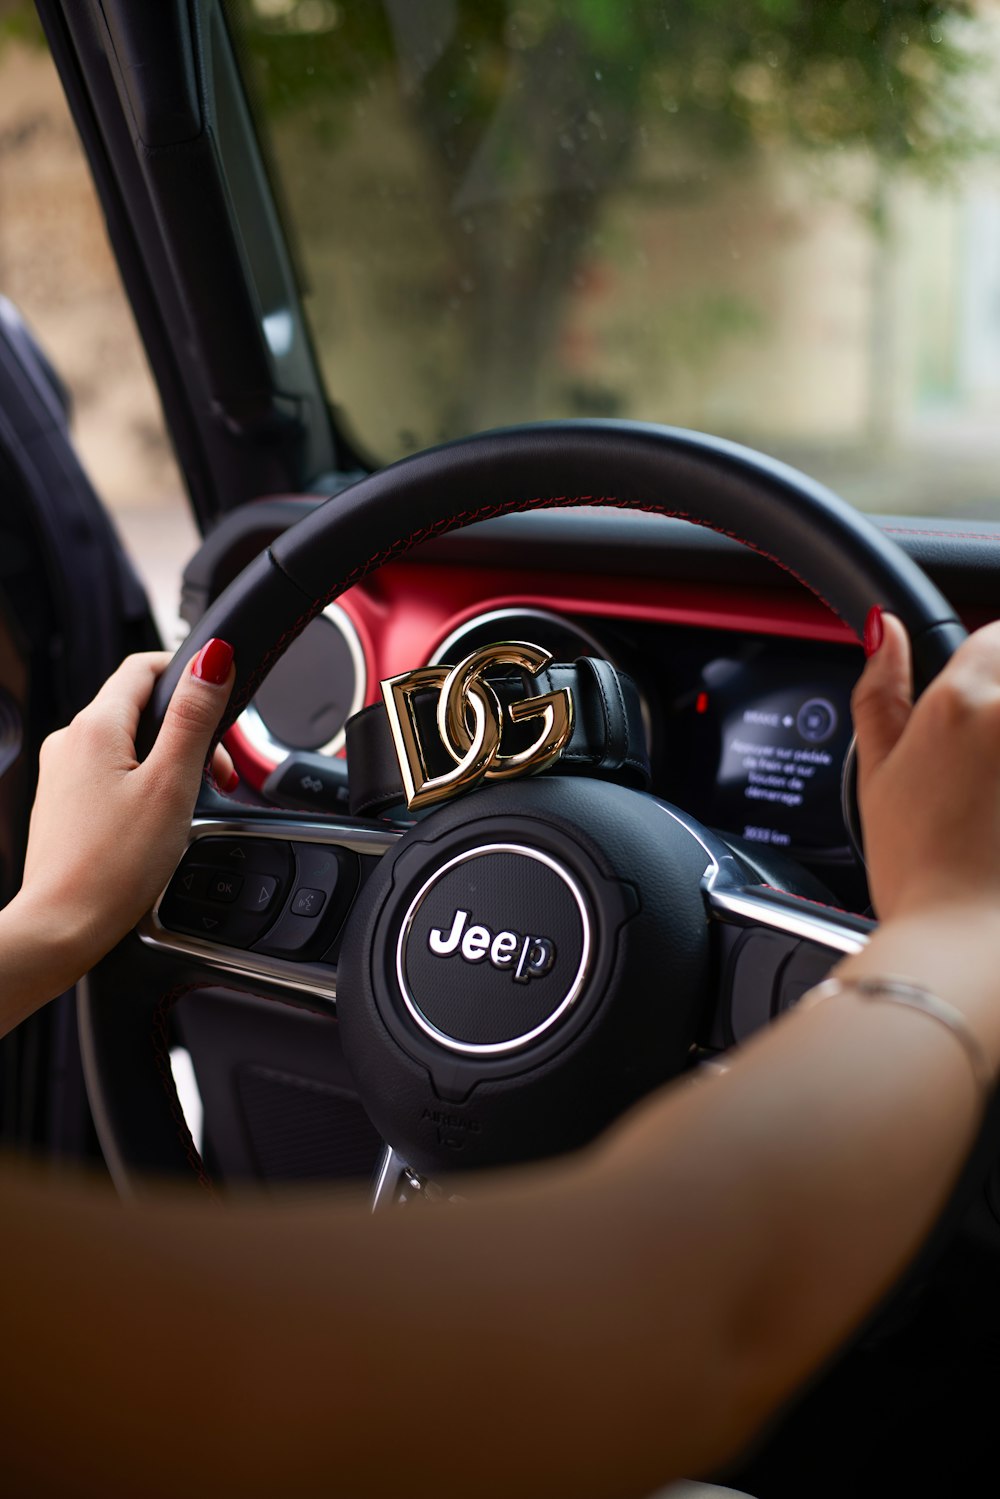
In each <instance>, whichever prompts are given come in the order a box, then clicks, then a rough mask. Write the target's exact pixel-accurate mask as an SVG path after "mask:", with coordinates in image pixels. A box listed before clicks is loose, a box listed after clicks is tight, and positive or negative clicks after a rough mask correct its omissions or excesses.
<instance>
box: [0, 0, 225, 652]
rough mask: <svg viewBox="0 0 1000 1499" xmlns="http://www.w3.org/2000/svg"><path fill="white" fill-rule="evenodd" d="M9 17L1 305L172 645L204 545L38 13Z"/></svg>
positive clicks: (1, 150)
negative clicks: (22, 332) (44, 367)
mask: <svg viewBox="0 0 1000 1499" xmlns="http://www.w3.org/2000/svg"><path fill="white" fill-rule="evenodd" d="M5 11H6V13H7V17H6V19H3V16H4V11H0V295H2V296H4V297H7V298H8V299H9V300H10V301H11V302H13V303H14V304H15V306H16V307H17V308H18V309H19V311H20V312H21V314H22V316H23V317H24V318H25V320H26V321H27V322H28V323H29V324H30V326H31V327H32V329H33V331H34V333H35V335H36V336H37V338H38V339H39V341H40V343H41V345H42V347H43V349H44V350H45V352H46V354H47V355H48V357H49V359H50V360H51V362H52V365H53V366H54V368H55V370H56V373H57V374H58V376H59V378H60V379H61V380H62V382H63V384H64V385H65V387H66V389H67V391H68V394H69V397H70V401H71V406H72V425H73V434H74V439H75V441H76V445H77V448H78V450H79V452H80V455H81V458H82V461H83V463H84V465H85V467H86V468H87V471H88V473H89V475H90V478H91V481H92V482H93V484H94V486H95V488H96V489H97V492H98V494H99V495H100V496H101V498H102V499H103V500H104V502H105V503H106V504H107V506H108V507H109V509H110V510H111V511H112V513H113V515H114V518H115V522H116V524H117V526H118V528H119V531H120V532H121V534H122V536H123V538H124V540H125V542H126V545H128V547H129V549H130V551H131V553H132V556H133V560H134V561H135V563H136V565H137V567H138V568H139V571H140V573H141V574H142V575H143V577H144V579H145V581H146V584H147V588H148V590H149V592H150V596H151V599H152V602H153V605H154V610H155V612H156V614H157V616H158V619H159V622H160V628H161V631H162V632H163V634H164V637H165V639H166V640H167V642H168V643H172V640H173V638H174V636H175V630H176V624H175V620H176V610H177V596H178V589H179V578H180V571H181V568H182V566H183V564H184V562H185V561H186V559H187V557H188V556H190V554H191V552H192V551H193V550H194V547H195V545H196V533H195V528H194V524H193V522H192V520H191V517H190V512H189V510H188V506H187V504H186V502H185V499H184V494H183V488H182V484H181V480H180V476H179V474H178V472H177V468H176V466H175V464H174V460H173V455H172V452H171V449H170V444H169V440H168V438H167V435H166V432H165V430H164V425H163V417H162V414H161V411H160V406H159V401H158V398H157V394H156V390H155V387H154V385H153V382H152V378H151V376H150V373H149V368H148V366H147V364H146V359H145V355H144V353H143V350H142V345H141V344H140V342H139V337H138V334H137V332H136V328H135V323H134V322H133V319H132V313H131V309H130V308H129V305H128V303H127V301H126V298H125V294H124V291H123V290H122V286H121V282H120V280H119V277H118V270H117V267H116V265H115V262H114V259H113V257H112V254H111V250H110V248H109V245H108V242H107V238H106V235H105V231H104V220H103V217H102V215H101V211H100V208H99V206H98V203H97V199H96V197H95V194H94V189H93V186H92V183H91V180H90V175H89V172H88V169H87V164H86V161H85V159H84V157H83V153H82V151H81V149H80V144H79V141H78V138H77V135H76V131H75V128H74V126H73V122H72V119H71V118H70V115H69V111H68V109H67V107H66V101H65V99H64V97H63V93H62V88H61V85H60V82H59V78H58V76H57V74H56V71H55V68H54V67H53V64H52V61H51V58H50V57H49V55H48V51H47V49H46V47H45V44H44V39H43V38H42V35H41V32H40V30H39V28H38V25H37V22H36V21H35V20H34V7H33V6H30V5H15V6H13V7H10V6H8V7H5Z"/></svg>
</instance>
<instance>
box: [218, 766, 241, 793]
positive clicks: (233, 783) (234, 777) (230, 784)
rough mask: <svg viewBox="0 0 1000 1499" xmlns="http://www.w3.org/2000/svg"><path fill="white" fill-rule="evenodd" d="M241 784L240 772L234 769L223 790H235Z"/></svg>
mask: <svg viewBox="0 0 1000 1499" xmlns="http://www.w3.org/2000/svg"><path fill="white" fill-rule="evenodd" d="M239 784H240V777H239V772H238V771H235V770H234V771H233V772H232V774H231V775H230V777H229V780H228V781H227V782H226V784H225V785H224V786H223V788H222V789H223V791H235V790H236V788H237V786H238V785H239Z"/></svg>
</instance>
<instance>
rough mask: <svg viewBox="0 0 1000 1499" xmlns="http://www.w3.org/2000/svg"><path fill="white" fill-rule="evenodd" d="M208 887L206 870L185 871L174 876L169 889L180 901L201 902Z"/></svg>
mask: <svg viewBox="0 0 1000 1499" xmlns="http://www.w3.org/2000/svg"><path fill="white" fill-rule="evenodd" d="M207 887H208V870H207V869H185V870H181V871H178V873H177V874H176V875H175V876H174V881H173V885H172V886H171V888H172V889H173V890H174V893H175V894H176V895H177V896H178V897H179V898H180V899H181V900H201V899H202V897H203V896H204V894H205V891H206V889H207Z"/></svg>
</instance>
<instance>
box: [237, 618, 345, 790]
mask: <svg viewBox="0 0 1000 1499" xmlns="http://www.w3.org/2000/svg"><path fill="white" fill-rule="evenodd" d="M320 617H321V618H322V619H328V620H329V621H330V623H331V624H332V625H333V626H334V628H335V629H337V630H338V631H339V632H340V635H341V637H342V638H343V641H344V644H345V645H346V646H347V649H348V651H349V652H350V656H351V664H352V666H353V667H354V691H353V693H352V695H351V706H350V707H349V708H348V710H347V714H346V717H345V718H344V726H343V728H341V729H338V731H337V733H336V734H334V736H333V738H332V739H331V740H329V742H328V743H326V744H321V745H320V747H319V749H317V750H310V751H308V753H309V754H317V755H336V754H337V753H339V751H340V750H342V749H343V747H344V742H345V740H346V738H347V720H348V718H352V717H353V716H354V714H355V713H357V712H359V711H360V709H361V708H362V707H363V706H364V701H365V695H366V693H367V691H368V663H367V661H366V660H365V652H364V647H363V646H362V644H361V639H360V636H359V635H358V632H357V630H356V629H355V627H354V621H353V620H352V619H351V617H350V615H349V614H348V613H347V611H346V609H342V608H341V607H340V605H339V604H328V605H327V607H326V608H325V609H324V610H323V613H322V615H321V616H320ZM236 726H237V727H238V728H239V729H241V730H242V731H243V733H244V734H245V735H246V737H247V739H248V740H249V742H250V743H251V744H252V745H253V747H254V749H255V750H257V751H258V752H259V753H260V754H262V755H266V756H267V758H268V759H269V760H273V761H274V763H275V765H280V764H281V762H282V760H284V759H286V758H287V757H288V755H290V754H294V753H295V750H296V748H297V746H295V745H291V744H283V743H282V742H281V740H280V739H275V737H274V735H273V734H272V733H271V731H270V729H269V728H268V726H267V724H266V723H265V722H264V720H263V719H262V718H261V716H260V711H259V709H258V708H257V705H256V703H252V702H251V703H248V704H247V706H246V707H245V708H244V709H243V712H242V713H241V714H240V716H239V718H238V719H237V720H236Z"/></svg>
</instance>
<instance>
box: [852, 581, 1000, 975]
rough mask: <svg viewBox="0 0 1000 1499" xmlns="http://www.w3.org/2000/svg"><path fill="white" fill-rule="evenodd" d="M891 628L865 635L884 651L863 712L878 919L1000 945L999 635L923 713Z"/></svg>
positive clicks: (863, 693) (864, 789)
mask: <svg viewBox="0 0 1000 1499" xmlns="http://www.w3.org/2000/svg"><path fill="white" fill-rule="evenodd" d="M873 612H874V611H873ZM881 622H882V632H881V639H880V641H879V640H878V638H877V637H878V635H879V630H878V620H877V619H876V620H875V621H874V623H872V622H871V621H870V626H869V630H868V631H866V635H867V636H868V639H869V649H871V646H872V645H873V644H874V645H876V649H874V651H873V653H872V654H871V655H870V657H869V660H868V664H867V666H866V667H865V670H864V672H863V674H862V676H861V678H860V680H859V682H858V685H857V687H856V689H855V692H854V698H853V703H852V707H853V711H854V722H855V727H856V729H857V735H858V776H859V787H858V789H859V802H860V807H861V817H862V823H863V825H864V836H865V855H866V859H867V863H868V870H869V885H870V888H871V894H872V901H873V904H874V907H875V910H876V912H877V913H878V915H879V917H880V918H881V919H882V920H883V921H884V920H885V919H886V918H906V917H915V918H924V917H928V916H931V915H933V917H934V919H935V920H939V919H941V918H949V917H950V918H951V919H959V920H960V921H961V923H962V925H963V926H965V927H968V926H969V924H970V922H971V923H976V922H977V921H979V920H981V919H983V918H984V917H987V918H988V923H987V924H988V927H989V929H990V940H991V941H995V936H994V934H993V928H994V926H995V925H996V924H997V921H998V916H1000V624H992V625H987V626H986V628H985V629H982V630H977V631H976V633H975V634H974V635H972V636H970V638H969V639H968V640H967V641H965V642H964V643H963V645H962V646H961V647H960V648H959V650H958V651H956V653H955V655H954V656H953V657H952V659H951V661H949V663H948V665H947V666H946V667H945V669H944V671H942V672H941V673H940V675H939V676H937V677H936V678H935V679H934V681H933V682H932V683H931V684H930V686H929V687H928V688H927V690H926V691H925V692H924V693H923V694H922V696H921V697H920V699H919V701H918V702H917V703H916V704H914V702H913V685H912V680H913V679H912V667H911V657H910V642H909V638H908V636H907V634H906V631H905V630H904V628H903V626H902V624H901V623H900V621H899V620H898V619H896V618H895V616H893V615H891V614H885V615H882V616H881ZM873 637H874V638H873ZM984 935H985V934H984ZM917 977H919V975H917Z"/></svg>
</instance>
